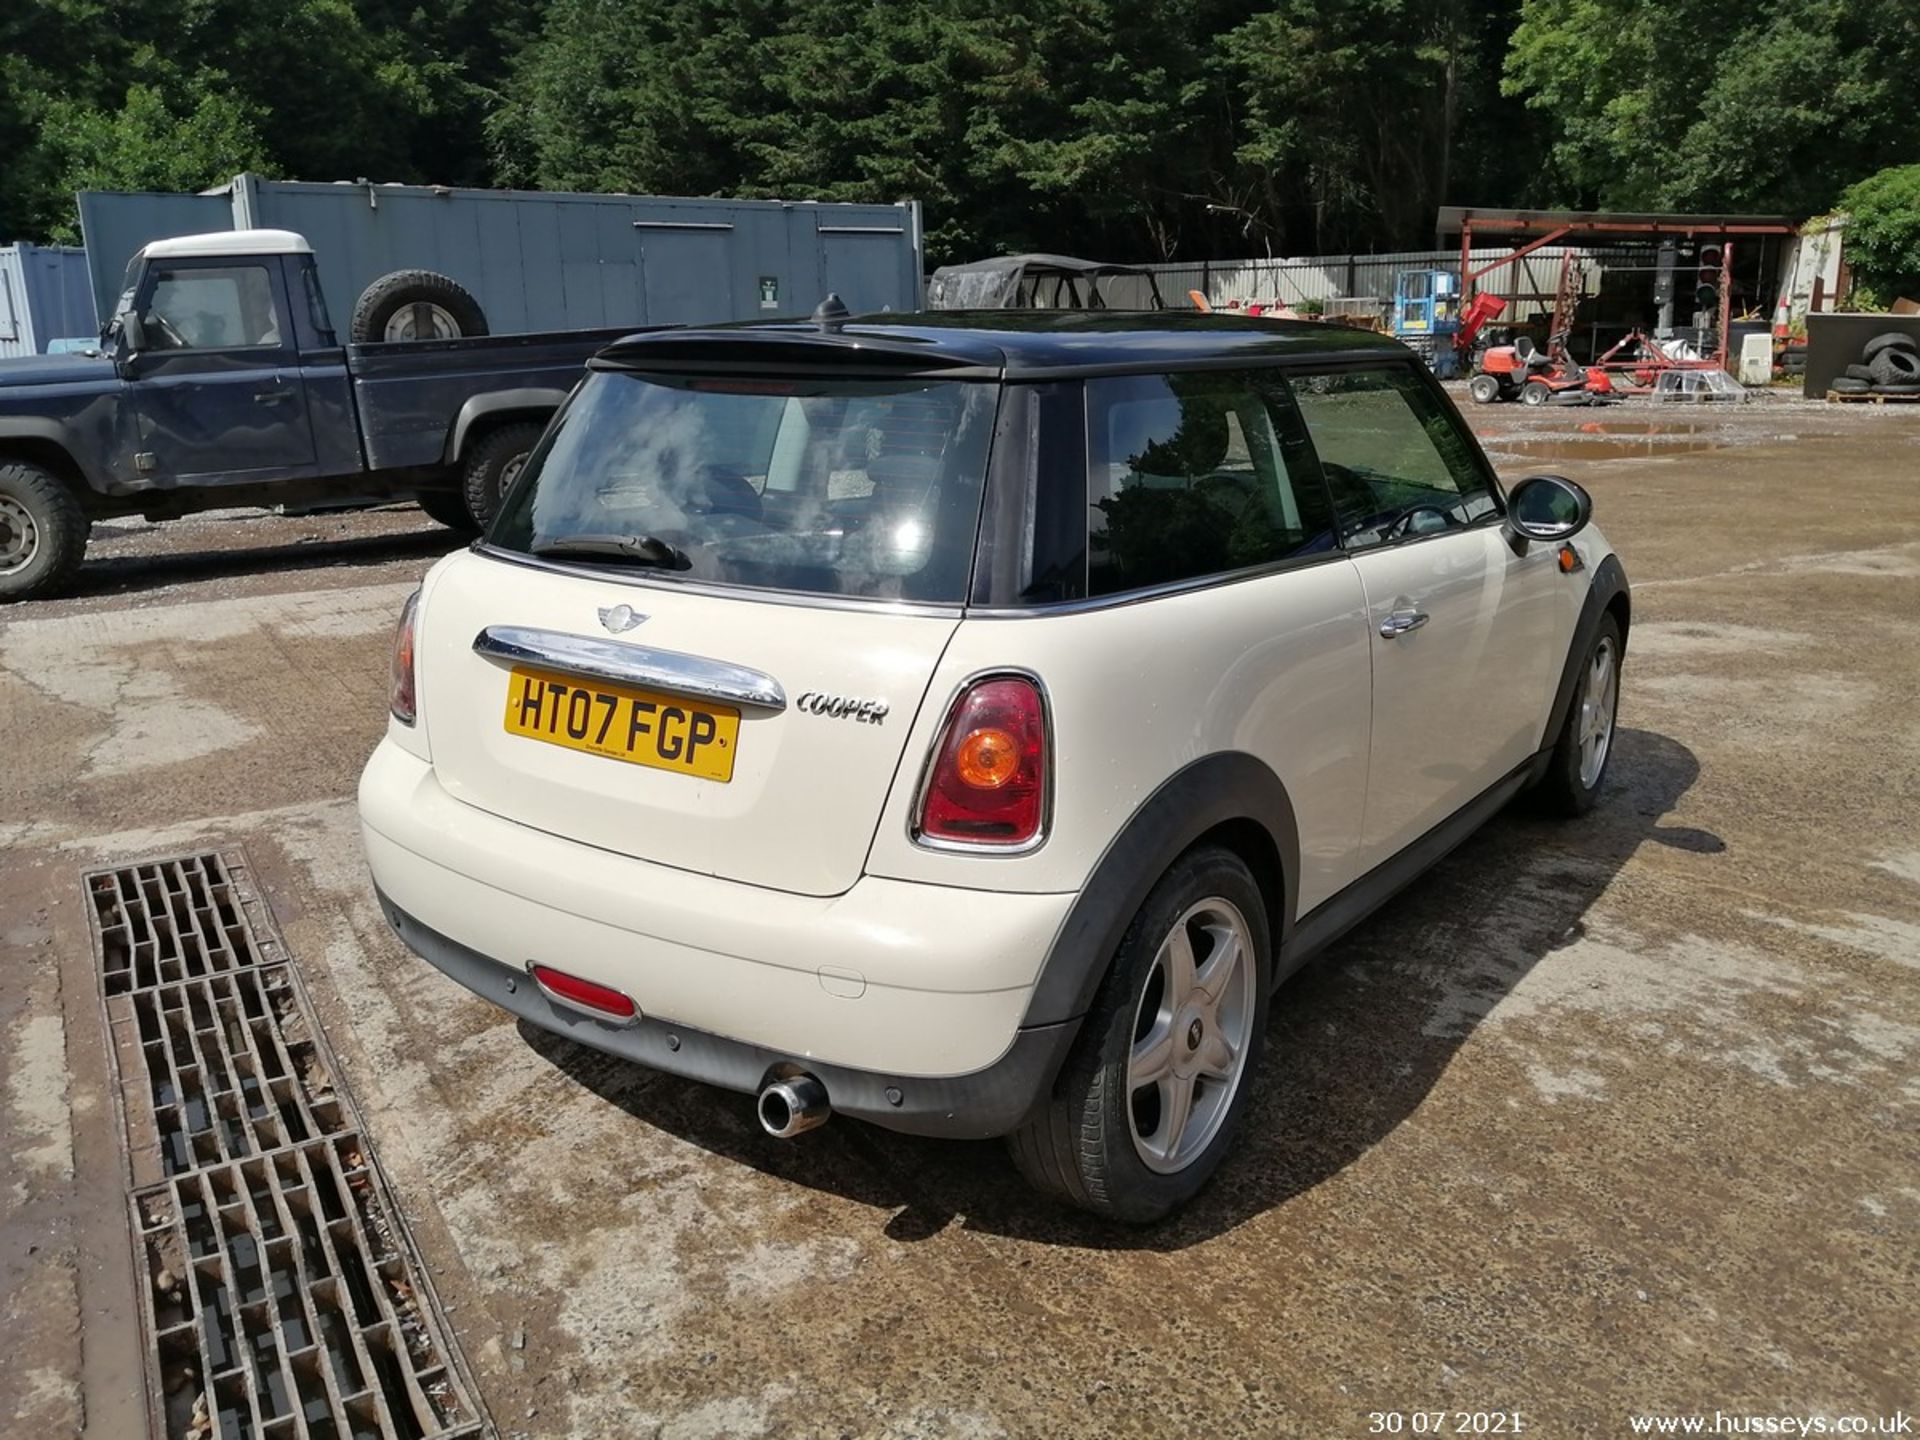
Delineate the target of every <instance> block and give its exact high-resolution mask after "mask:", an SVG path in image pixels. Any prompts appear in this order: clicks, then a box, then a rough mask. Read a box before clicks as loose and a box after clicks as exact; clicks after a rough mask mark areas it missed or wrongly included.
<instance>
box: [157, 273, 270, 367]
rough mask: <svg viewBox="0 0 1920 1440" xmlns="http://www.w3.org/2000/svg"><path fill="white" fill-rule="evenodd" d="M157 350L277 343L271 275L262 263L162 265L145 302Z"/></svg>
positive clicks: (215, 348)
mask: <svg viewBox="0 0 1920 1440" xmlns="http://www.w3.org/2000/svg"><path fill="white" fill-rule="evenodd" d="M146 330H147V340H148V344H149V345H150V346H151V347H152V348H154V349H156V350H241V349H248V348H252V347H256V346H263V345H279V344H280V343H281V340H280V320H279V316H278V315H277V314H276V313H275V310H274V304H273V279H272V277H271V276H270V275H269V274H268V273H267V269H266V267H265V266H264V265H231V266H222V267H220V268H218V269H179V270H161V271H160V272H159V274H158V276H157V277H156V279H155V281H154V286H153V295H152V297H151V298H150V299H149V300H148V301H147V314H146Z"/></svg>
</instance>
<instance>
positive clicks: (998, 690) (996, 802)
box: [914, 675, 1052, 847]
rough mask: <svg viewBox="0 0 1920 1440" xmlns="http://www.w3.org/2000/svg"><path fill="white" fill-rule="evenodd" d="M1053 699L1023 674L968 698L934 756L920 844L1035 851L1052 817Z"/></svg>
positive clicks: (918, 827) (974, 689)
mask: <svg viewBox="0 0 1920 1440" xmlns="http://www.w3.org/2000/svg"><path fill="white" fill-rule="evenodd" d="M1048 749H1049V746H1048V737H1047V711H1046V701H1045V699H1044V698H1043V697H1042V696H1041V693H1040V687H1039V686H1038V685H1037V684H1035V683H1034V682H1033V681H1032V680H1030V679H1027V678H1026V677H1024V676H1019V675H998V676H994V677H993V678H991V679H986V680H976V681H975V682H974V683H973V684H971V685H969V686H968V687H967V688H966V689H965V690H964V691H962V692H961V694H960V698H959V699H958V700H956V701H955V702H954V705H953V710H952V712H951V713H950V714H949V715H948V716H947V727H946V729H945V731H944V732H942V734H941V736H940V743H939V745H938V746H937V747H936V748H935V750H934V752H933V759H932V762H931V763H930V764H929V766H928V768H927V780H926V784H925V786H923V787H922V792H921V799H920V813H919V816H918V818H917V820H916V823H915V825H914V838H915V839H917V840H921V841H924V842H928V843H931V844H936V845H968V846H976V845H977V846H982V847H1016V846H1027V845H1031V844H1032V843H1033V842H1035V841H1036V840H1038V839H1039V838H1040V836H1041V831H1042V829H1043V828H1044V826H1045V825H1046V819H1047V800H1048V796H1047V789H1048V785H1049V783H1050V773H1049V772H1050V767H1051V765H1052V756H1051V755H1049V754H1048Z"/></svg>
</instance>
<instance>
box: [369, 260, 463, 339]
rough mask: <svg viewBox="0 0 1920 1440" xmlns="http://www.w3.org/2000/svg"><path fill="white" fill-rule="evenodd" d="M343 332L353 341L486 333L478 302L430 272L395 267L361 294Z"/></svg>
mask: <svg viewBox="0 0 1920 1440" xmlns="http://www.w3.org/2000/svg"><path fill="white" fill-rule="evenodd" d="M348 333H349V334H350V335H351V336H352V337H353V342H354V344H356V345H370V344H377V343H380V342H382V341H392V340H403V341H404V340H457V339H459V338H460V337H461V336H463V335H484V334H486V333H487V317H486V314H485V313H484V312H483V311H482V310H481V309H480V302H479V301H478V300H476V299H474V298H473V296H472V295H470V294H468V293H467V291H466V290H464V289H463V288H461V286H460V285H459V283H458V282H457V281H453V280H449V279H448V278H447V277H446V276H445V275H439V274H436V273H435V272H433V271H432V270H396V271H394V272H393V273H392V274H391V275H382V276H381V277H380V278H379V279H378V280H376V281H374V282H373V283H372V284H371V285H369V286H368V287H367V288H366V289H365V290H363V291H361V293H360V300H359V303H358V304H356V305H355V306H354V307H353V320H352V323H351V324H350V325H349V327H348Z"/></svg>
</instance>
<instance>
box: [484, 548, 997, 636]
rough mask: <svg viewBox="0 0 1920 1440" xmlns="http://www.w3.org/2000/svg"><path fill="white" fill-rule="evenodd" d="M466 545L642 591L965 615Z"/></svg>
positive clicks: (924, 603)
mask: <svg viewBox="0 0 1920 1440" xmlns="http://www.w3.org/2000/svg"><path fill="white" fill-rule="evenodd" d="M468 548H469V549H470V550H471V551H472V552H473V553H474V554H476V555H484V556H485V557H486V558H488V559H489V560H504V561H506V562H507V563H508V564H510V565H524V566H526V567H527V568H528V569H529V570H545V571H548V572H549V573H551V574H555V575H572V576H574V577H575V578H576V579H581V580H592V581H595V582H597V583H599V584H603V585H637V586H640V587H641V588H643V589H648V590H683V591H686V592H687V593H688V594H692V595H713V596H717V597H719V598H720V599H723V600H751V601H754V602H755V603H758V604H765V605H804V606H807V607H809V608H811V609H815V610H857V611H859V612H860V613H861V614H862V615H925V616H930V617H931V618H933V619H936V620H958V619H960V618H961V616H962V615H963V614H964V613H965V612H964V608H963V607H962V606H960V605H958V604H948V605H943V604H937V603H935V602H933V601H929V600H867V599H863V598H862V597H860V596H858V595H826V594H817V593H814V592H811V591H805V590H774V589H772V588H762V587H759V586H754V585H717V584H714V583H712V582H711V581H705V580H684V579H681V578H679V577H677V576H671V575H654V574H649V573H647V572H645V571H635V570H628V569H623V568H616V567H614V566H611V565H602V566H594V565H589V564H584V563H576V564H569V563H567V562H565V561H560V560H546V559H543V558H541V557H540V556H538V555H527V554H524V553H522V552H521V551H518V550H508V549H506V548H504V547H502V546H499V545H491V544H488V543H487V542H486V541H485V540H476V541H474V542H473V544H472V545H471V546H469V547H468Z"/></svg>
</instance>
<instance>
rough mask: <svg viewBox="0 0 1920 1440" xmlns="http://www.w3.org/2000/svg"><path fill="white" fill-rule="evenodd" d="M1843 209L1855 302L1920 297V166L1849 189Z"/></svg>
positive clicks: (1891, 169)
mask: <svg viewBox="0 0 1920 1440" xmlns="http://www.w3.org/2000/svg"><path fill="white" fill-rule="evenodd" d="M1840 208H1841V209H1842V210H1845V211H1846V212H1847V217H1848V218H1847V236H1846V246H1847V258H1848V261H1849V263H1850V264H1851V265H1852V266H1853V274H1854V286H1855V299H1856V300H1858V301H1861V302H1863V303H1869V304H1882V305H1884V304H1888V303H1890V302H1891V301H1893V300H1894V299H1896V298H1898V297H1899V296H1902V295H1906V296H1912V297H1915V298H1920V165H1898V166H1892V167H1889V168H1888V169H1885V170H1882V171H1880V172H1879V173H1878V174H1875V175H1869V176H1868V177H1867V178H1866V179H1864V180H1862V181H1860V182H1859V183H1858V184H1855V185H1850V186H1848V187H1847V189H1846V191H1845V192H1844V193H1843V194H1842V195H1841V196H1840Z"/></svg>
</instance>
